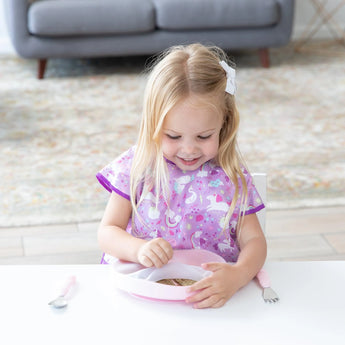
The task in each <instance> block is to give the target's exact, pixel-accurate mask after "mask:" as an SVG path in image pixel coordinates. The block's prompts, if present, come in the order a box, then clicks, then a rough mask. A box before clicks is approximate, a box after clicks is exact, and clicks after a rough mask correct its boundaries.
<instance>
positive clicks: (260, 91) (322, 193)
mask: <svg viewBox="0 0 345 345" xmlns="http://www.w3.org/2000/svg"><path fill="white" fill-rule="evenodd" d="M234 59H235V62H236V63H237V66H238V71H237V88H238V91H237V95H236V98H237V103H238V108H239V110H240V114H241V116H242V122H241V127H240V135H239V143H240V148H241V151H242V154H243V155H244V157H245V159H246V161H247V164H248V166H249V168H250V169H251V171H257V172H266V173H267V175H268V207H270V208H272V209H273V208H291V207H311V206H322V205H325V206H330V205H345V135H344V133H345V97H344V95H345V59H344V56H339V55H334V56H332V55H329V56H321V55H312V54H300V53H295V52H294V50H293V48H292V47H285V48H281V49H274V50H271V63H272V66H271V68H269V69H264V68H261V67H260V65H259V61H258V57H257V55H256V53H255V52H241V53H236V55H234ZM145 61H146V58H145V57H133V58H127V59H125V58H116V59H91V60H59V59H56V60H50V61H49V62H48V66H47V72H46V79H44V80H43V81H39V80H37V79H36V78H35V74H36V62H35V61H30V60H22V59H20V58H16V57H0V121H1V122H0V165H1V168H0V226H1V227H5V226H6V227H7V226H23V225H34V224H51V223H65V222H82V221H83V222H87V221H94V220H98V219H100V218H101V216H102V214H103V210H104V207H105V204H106V201H107V199H108V194H107V192H106V191H104V190H103V189H102V188H101V187H100V186H99V185H98V183H97V181H96V179H95V174H96V172H97V171H98V170H99V169H101V168H102V167H103V166H104V165H105V164H107V163H108V162H109V161H110V160H112V159H113V158H114V157H116V156H117V155H118V154H119V153H121V152H122V151H124V150H125V149H127V148H128V147H129V146H131V145H132V144H134V143H135V141H136V136H137V129H138V122H139V118H140V112H141V101H142V92H143V88H144V85H145V80H146V76H145V74H144V73H143V70H144V66H145Z"/></svg>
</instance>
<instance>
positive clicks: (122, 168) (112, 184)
mask: <svg viewBox="0 0 345 345" xmlns="http://www.w3.org/2000/svg"><path fill="white" fill-rule="evenodd" d="M132 159H133V148H132V149H130V150H128V151H126V152H124V153H123V154H122V155H120V156H119V157H117V158H116V159H115V160H114V161H112V162H111V163H110V164H108V165H107V166H105V167H104V168H103V169H102V170H100V171H99V172H98V173H97V175H96V178H97V179H98V181H99V183H100V184H101V185H102V186H103V187H104V188H105V189H106V190H107V191H108V192H115V193H117V194H119V195H121V196H122V197H124V198H126V199H128V200H130V171H131V164H132Z"/></svg>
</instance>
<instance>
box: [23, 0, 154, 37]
mask: <svg viewBox="0 0 345 345" xmlns="http://www.w3.org/2000/svg"><path fill="white" fill-rule="evenodd" d="M154 29H155V12H154V7H153V4H152V2H151V1H142V0H125V1H114V0H49V1H37V2H34V3H33V4H32V5H31V6H30V8H29V11H28V30H29V32H30V33H31V34H34V35H41V36H79V35H86V34H87V35H98V34H102V35H104V34H121V33H137V32H147V31H152V30H154Z"/></svg>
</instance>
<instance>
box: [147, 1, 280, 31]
mask: <svg viewBox="0 0 345 345" xmlns="http://www.w3.org/2000/svg"><path fill="white" fill-rule="evenodd" d="M152 1H153V2H154V4H155V7H156V21H157V27H158V28H160V29H166V30H203V29H205V30H207V29H230V28H231V29H233V28H255V27H263V26H272V25H275V24H277V23H278V22H279V19H280V6H279V1H277V0H152Z"/></svg>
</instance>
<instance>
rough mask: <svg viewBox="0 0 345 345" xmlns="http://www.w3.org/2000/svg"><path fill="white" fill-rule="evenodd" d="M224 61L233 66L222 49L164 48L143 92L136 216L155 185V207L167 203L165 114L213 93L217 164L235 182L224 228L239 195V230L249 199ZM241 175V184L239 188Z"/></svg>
mask: <svg viewBox="0 0 345 345" xmlns="http://www.w3.org/2000/svg"><path fill="white" fill-rule="evenodd" d="M222 60H224V61H226V62H227V63H228V64H231V63H230V62H229V61H228V57H227V55H226V54H225V52H224V51H223V50H221V49H220V48H218V47H205V46H203V45H201V44H191V45H187V46H175V47H172V48H170V49H168V50H167V51H165V52H164V53H163V54H162V55H161V56H160V57H159V58H158V60H157V61H158V62H156V64H155V65H153V67H152V68H151V69H150V72H151V73H150V75H149V78H148V81H147V85H146V89H145V93H144V106H143V116H142V119H141V125H140V131H139V138H138V142H137V147H136V150H135V155H134V158H133V164H132V168H131V180H130V188H131V192H130V194H131V195H130V197H131V198H130V199H131V203H132V207H133V212H134V213H135V214H136V215H137V216H139V214H138V212H137V210H138V205H139V204H140V202H141V200H142V199H143V198H144V197H145V195H146V194H147V193H148V192H150V190H151V189H152V188H153V187H155V189H156V200H155V201H156V206H157V205H158V203H159V202H161V201H162V200H160V199H161V198H163V199H164V201H165V202H167V204H168V205H169V191H168V190H167V186H168V185H169V184H168V178H169V177H168V172H167V167H166V163H165V160H164V157H163V152H162V149H161V129H162V125H163V122H164V119H165V116H166V115H167V113H168V112H169V110H171V109H172V108H173V107H174V106H175V105H176V104H177V103H178V102H180V101H181V100H183V99H185V98H186V97H188V96H190V95H197V96H201V97H207V98H208V99H210V97H209V96H212V99H213V103H215V101H214V100H219V104H215V106H216V107H217V109H218V110H219V111H220V112H221V113H222V114H223V116H224V117H223V126H222V129H221V131H220V136H219V149H218V154H217V156H216V157H215V162H216V163H217V164H219V165H220V166H221V167H222V168H223V170H224V171H225V173H226V174H227V175H228V177H229V178H230V180H231V181H232V182H233V184H234V186H235V194H234V198H233V200H232V202H231V205H230V208H229V212H228V214H227V216H226V220H225V222H224V224H225V225H224V229H225V227H226V224H228V223H229V221H230V218H231V215H232V213H233V211H234V209H235V206H236V203H237V201H238V199H239V198H240V205H241V207H240V214H239V218H240V219H239V229H240V228H241V224H242V220H243V215H244V210H245V206H246V203H247V183H246V180H245V177H244V174H243V172H242V168H243V167H244V162H243V159H242V158H241V155H240V153H239V150H238V148H237V132H238V127H239V114H238V111H237V109H236V106H235V100H234V96H233V95H230V94H228V93H226V92H225V87H226V73H225V71H224V69H223V68H222V66H221V65H220V63H219V62H220V61H222ZM239 179H240V180H241V182H242V186H243V190H242V191H240V187H239ZM141 184H142V185H143V189H142V191H141V197H140V198H138V195H139V193H138V188H139V186H140V185H141ZM133 219H134V217H132V220H133ZM141 221H143V220H141Z"/></svg>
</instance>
